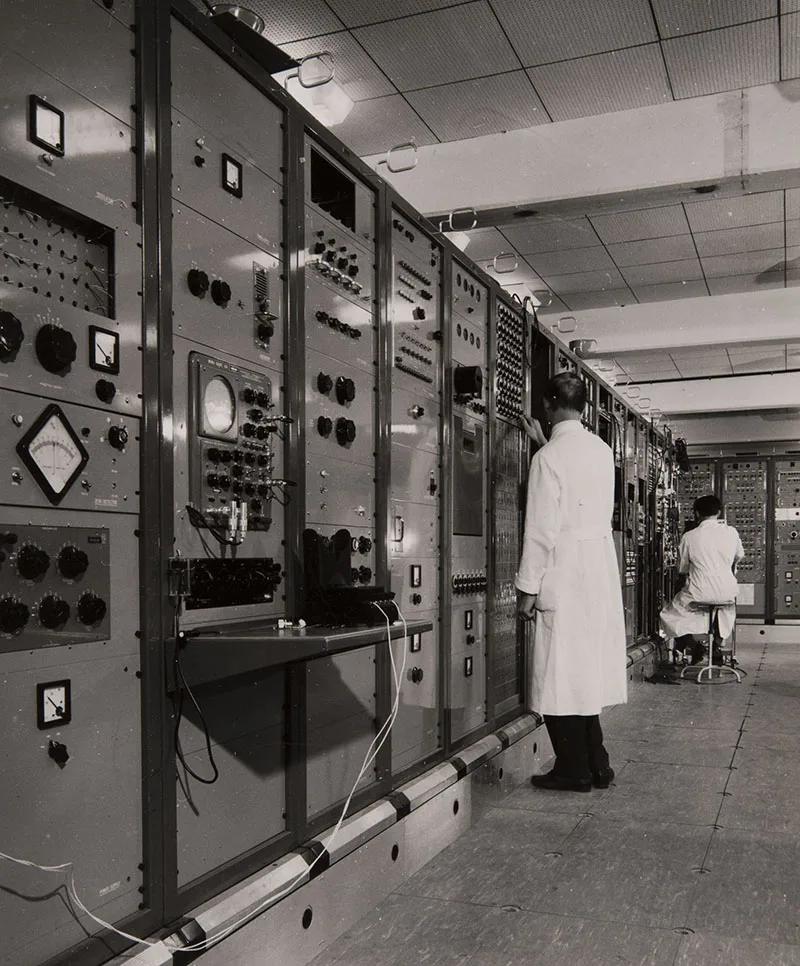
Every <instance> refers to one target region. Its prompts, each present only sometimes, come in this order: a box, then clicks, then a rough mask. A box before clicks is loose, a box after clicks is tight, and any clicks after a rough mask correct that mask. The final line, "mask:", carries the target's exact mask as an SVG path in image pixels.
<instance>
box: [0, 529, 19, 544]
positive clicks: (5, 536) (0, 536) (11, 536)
mask: <svg viewBox="0 0 800 966" xmlns="http://www.w3.org/2000/svg"><path fill="white" fill-rule="evenodd" d="M17 540H19V537H18V536H17V535H16V533H14V532H13V531H11V530H9V531H8V533H0V543H16V542H17Z"/></svg>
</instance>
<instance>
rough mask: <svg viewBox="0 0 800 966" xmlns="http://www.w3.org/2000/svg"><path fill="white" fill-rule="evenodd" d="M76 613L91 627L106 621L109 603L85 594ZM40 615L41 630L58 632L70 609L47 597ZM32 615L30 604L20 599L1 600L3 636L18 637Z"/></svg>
mask: <svg viewBox="0 0 800 966" xmlns="http://www.w3.org/2000/svg"><path fill="white" fill-rule="evenodd" d="M76 611H77V614H76V616H77V618H78V620H79V621H80V623H81V624H85V625H87V626H89V627H91V626H93V625H95V624H99V623H100V622H101V621H102V620H103V618H104V617H105V616H106V613H107V611H108V607H107V605H106V602H105V601H104V600H102V598H100V597H97V596H96V595H95V594H84V595H83V596H82V597H81V598H80V600H79V601H78V605H77V608H76ZM38 614H39V621H40V623H41V625H42V627H45V628H47V629H48V630H56V629H57V628H60V627H62V626H63V625H64V624H66V622H67V621H68V620H69V618H70V614H71V610H70V606H69V604H68V603H67V602H66V601H65V600H62V599H61V598H60V597H56V596H54V595H48V596H47V597H44V598H42V600H41V601H40V603H39V606H38ZM30 616H31V612H30V609H29V608H28V606H27V604H24V603H23V602H22V601H20V600H17V598H16V597H5V598H3V600H0V631H2V632H3V633H5V634H18V633H19V632H20V631H21V630H22V629H23V628H24V627H25V626H26V625H27V623H28V621H29V620H30Z"/></svg>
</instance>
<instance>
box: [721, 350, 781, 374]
mask: <svg viewBox="0 0 800 966" xmlns="http://www.w3.org/2000/svg"><path fill="white" fill-rule="evenodd" d="M731 364H732V366H733V371H734V372H735V373H736V374H737V375H741V374H742V373H746V372H748V373H753V372H784V371H785V369H786V353H784V352H777V353H773V354H772V355H766V354H763V355H761V356H760V357H759V358H754V359H741V360H740V359H733V360H731Z"/></svg>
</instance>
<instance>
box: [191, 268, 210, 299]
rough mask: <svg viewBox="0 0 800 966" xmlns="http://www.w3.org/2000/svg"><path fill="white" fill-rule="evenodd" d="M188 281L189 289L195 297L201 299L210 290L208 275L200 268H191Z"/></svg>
mask: <svg viewBox="0 0 800 966" xmlns="http://www.w3.org/2000/svg"><path fill="white" fill-rule="evenodd" d="M186 282H187V283H188V285H189V291H190V292H191V293H192V295H194V296H195V298H198V299H201V298H202V297H203V296H204V295H205V294H206V292H207V291H208V286H209V281H208V275H206V273H205V272H203V271H201V270H200V269H199V268H190V269H189V274H188V275H187V276H186Z"/></svg>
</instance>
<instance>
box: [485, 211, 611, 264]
mask: <svg viewBox="0 0 800 966" xmlns="http://www.w3.org/2000/svg"><path fill="white" fill-rule="evenodd" d="M500 230H501V231H502V233H503V234H504V235H505V237H506V238H507V239H508V240H509V241H510V242H511V244H512V245H513V246H514V247H515V248H516V249H517V251H518V252H520V254H522V255H534V254H536V253H538V252H553V251H561V250H563V249H565V248H587V247H589V246H590V245H599V244H600V239H599V238H598V237H597V234H596V233H595V231H594V229H593V228H592V226H591V225H590V224H589V221H588V220H587V219H586V218H570V219H566V220H564V221H560V220H559V221H541V222H537V221H533V220H532V221H531V223H530V224H526V225H519V226H516V225H513V226H512V225H504V226H502V227H501V229H500Z"/></svg>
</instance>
